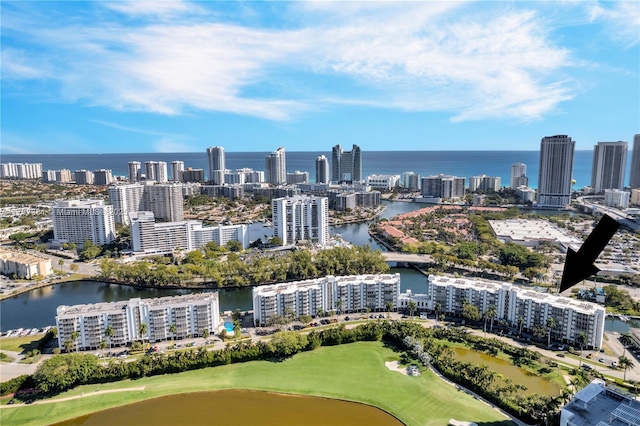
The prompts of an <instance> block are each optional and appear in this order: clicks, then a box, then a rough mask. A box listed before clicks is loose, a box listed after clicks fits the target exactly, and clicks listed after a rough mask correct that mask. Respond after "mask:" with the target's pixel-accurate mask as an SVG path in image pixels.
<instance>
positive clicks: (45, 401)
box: [0, 386, 145, 409]
mask: <svg viewBox="0 0 640 426" xmlns="http://www.w3.org/2000/svg"><path fill="white" fill-rule="evenodd" d="M144 388H145V387H144V386H138V387H135V388H124V389H108V390H103V391H101V390H96V391H95V392H91V393H84V392H83V393H82V394H81V395H75V396H67V397H65V398H58V399H44V400H42V401H35V402H33V404H30V405H36V404H37V405H40V404H55V403H56V402H63V401H71V400H72V399H78V398H86V397H89V396H95V395H103V394H106V393H117V392H135V391H144ZM25 405H27V404H11V405H0V409H4V408H15V407H24V406H25Z"/></svg>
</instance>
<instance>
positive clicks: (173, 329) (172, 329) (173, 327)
mask: <svg viewBox="0 0 640 426" xmlns="http://www.w3.org/2000/svg"><path fill="white" fill-rule="evenodd" d="M177 330H178V326H177V325H176V324H175V323H171V324H169V333H171V346H173V345H174V343H173V339H174V337H175V335H176V331H177Z"/></svg>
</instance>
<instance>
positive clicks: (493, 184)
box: [469, 175, 501, 192]
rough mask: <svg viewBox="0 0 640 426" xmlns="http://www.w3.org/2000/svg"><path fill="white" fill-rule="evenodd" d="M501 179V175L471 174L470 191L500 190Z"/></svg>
mask: <svg viewBox="0 0 640 426" xmlns="http://www.w3.org/2000/svg"><path fill="white" fill-rule="evenodd" d="M500 181H501V179H500V176H487V175H480V176H471V177H470V178H469V192H476V191H494V192H495V191H499V190H500Z"/></svg>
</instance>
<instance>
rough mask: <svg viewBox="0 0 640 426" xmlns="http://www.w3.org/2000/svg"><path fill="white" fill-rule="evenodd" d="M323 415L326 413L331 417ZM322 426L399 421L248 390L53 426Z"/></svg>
mask: <svg viewBox="0 0 640 426" xmlns="http://www.w3.org/2000/svg"><path fill="white" fill-rule="evenodd" d="M205 407H206V409H205ZM210 407H215V409H210ZM328 413H331V414H330V416H329V415H328ZM329 419H330V421H329ZM327 423H331V424H332V425H336V426H342V425H344V426H350V425H371V426H400V425H402V422H400V421H399V420H398V419H396V418H395V417H393V416H392V415H390V414H388V413H386V412H385V411H382V410H381V409H379V408H376V407H372V406H370V405H365V404H358V403H355V402H349V401H342V400H337V399H328V398H317V397H312V396H302V395H285V394H278V393H270V392H257V391H249V390H224V391H213V392H197V393H182V394H177V395H169V396H162V397H159V398H154V399H149V400H146V401H141V402H136V403H134V404H128V405H123V406H121V407H115V408H110V409H108V410H104V411H98V412H96V413H91V414H87V415H85V416H82V417H77V418H75V419H70V420H66V421H63V422H60V423H56V426H80V425H82V426H102V425H105V426H108V425H125V424H128V425H143V424H148V425H178V424H182V425H211V424H220V425H232V424H233V425H249V424H250V425H260V426H267V425H274V426H276V425H277V426H280V425H302V424H304V425H318V426H319V425H325V424H327Z"/></svg>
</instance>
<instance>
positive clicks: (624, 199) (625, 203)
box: [604, 189, 631, 209]
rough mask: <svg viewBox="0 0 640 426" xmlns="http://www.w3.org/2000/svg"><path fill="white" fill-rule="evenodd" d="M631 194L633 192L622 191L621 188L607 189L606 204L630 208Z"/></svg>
mask: <svg viewBox="0 0 640 426" xmlns="http://www.w3.org/2000/svg"><path fill="white" fill-rule="evenodd" d="M630 195H631V194H630V193H628V192H627V191H622V190H620V189H605V190H604V205H605V206H607V207H614V208H618V209H628V208H629V196H630Z"/></svg>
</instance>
